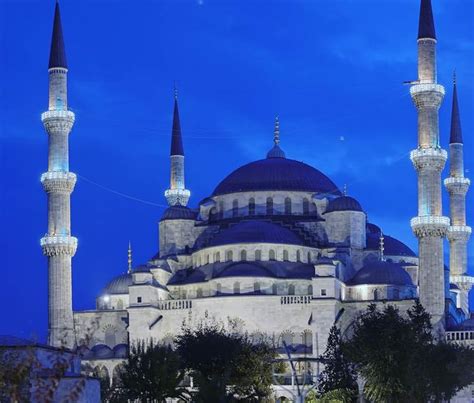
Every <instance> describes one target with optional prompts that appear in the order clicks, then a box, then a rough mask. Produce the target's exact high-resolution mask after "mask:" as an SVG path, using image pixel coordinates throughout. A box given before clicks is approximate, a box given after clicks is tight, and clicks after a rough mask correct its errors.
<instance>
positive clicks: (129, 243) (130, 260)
mask: <svg viewBox="0 0 474 403" xmlns="http://www.w3.org/2000/svg"><path fill="white" fill-rule="evenodd" d="M127 273H128V274H130V273H132V243H131V242H130V241H128V269H127Z"/></svg>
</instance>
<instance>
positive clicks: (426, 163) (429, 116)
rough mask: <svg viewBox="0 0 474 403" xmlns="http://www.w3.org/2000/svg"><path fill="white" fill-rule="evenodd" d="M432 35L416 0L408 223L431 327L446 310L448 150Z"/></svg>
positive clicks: (425, 8) (426, 2) (427, 11)
mask: <svg viewBox="0 0 474 403" xmlns="http://www.w3.org/2000/svg"><path fill="white" fill-rule="evenodd" d="M436 42H437V41H436V34H435V26H434V20H433V12H432V8H431V0H421V8H420V21H419V30H418V81H417V82H416V83H414V85H413V86H412V87H411V88H410V94H411V97H412V99H413V102H414V104H415V106H416V108H417V110H418V148H417V149H416V150H413V151H412V152H411V153H410V159H411V161H412V162H413V165H414V167H415V169H416V171H417V174H418V216H417V217H414V218H413V219H412V220H411V227H412V229H413V232H414V233H415V235H416V237H417V238H418V248H419V251H418V254H419V293H420V302H421V303H422V305H423V306H424V307H425V309H426V310H427V311H428V312H429V313H430V314H431V317H432V323H433V325H434V328H435V329H437V330H440V328H442V327H443V324H444V322H443V318H444V312H445V291H444V259H443V238H444V237H445V236H446V233H447V230H448V227H449V218H447V217H443V211H442V201H441V171H442V170H443V168H444V165H445V163H446V159H447V153H446V151H445V150H443V149H442V148H441V147H440V142H439V123H438V111H439V107H440V105H441V102H442V100H443V97H444V87H443V86H441V85H439V84H437V74H436Z"/></svg>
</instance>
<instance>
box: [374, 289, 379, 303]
mask: <svg viewBox="0 0 474 403" xmlns="http://www.w3.org/2000/svg"><path fill="white" fill-rule="evenodd" d="M378 299H379V290H377V289H375V290H374V300H375V301H377V300H378Z"/></svg>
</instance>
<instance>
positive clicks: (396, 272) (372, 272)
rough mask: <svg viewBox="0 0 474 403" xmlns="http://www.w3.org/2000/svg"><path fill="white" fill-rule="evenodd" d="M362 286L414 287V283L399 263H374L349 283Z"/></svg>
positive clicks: (367, 265)
mask: <svg viewBox="0 0 474 403" xmlns="http://www.w3.org/2000/svg"><path fill="white" fill-rule="evenodd" d="M360 284H387V285H401V286H413V281H412V279H411V277H410V275H409V274H408V273H407V272H406V270H405V269H404V268H403V267H402V265H400V264H399V263H391V262H385V261H373V262H370V263H368V264H366V265H365V266H364V267H362V269H360V270H359V271H358V272H357V273H356V274H355V276H354V277H353V278H352V279H351V280H350V281H349V285H360Z"/></svg>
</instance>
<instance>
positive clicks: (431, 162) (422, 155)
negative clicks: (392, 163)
mask: <svg viewBox="0 0 474 403" xmlns="http://www.w3.org/2000/svg"><path fill="white" fill-rule="evenodd" d="M410 159H411V161H412V163H413V165H414V166H415V168H416V169H417V170H423V169H426V170H429V169H431V170H436V171H441V170H442V169H443V168H444V165H445V164H446V160H447V159H448V153H447V152H446V150H443V149H442V148H431V147H430V148H417V149H416V150H413V151H411V152H410Z"/></svg>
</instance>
